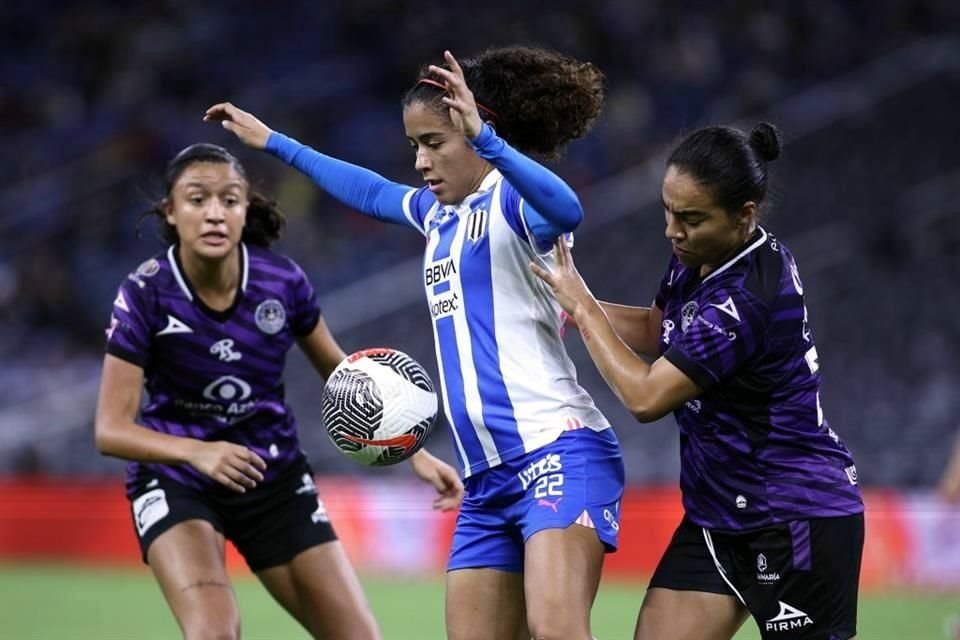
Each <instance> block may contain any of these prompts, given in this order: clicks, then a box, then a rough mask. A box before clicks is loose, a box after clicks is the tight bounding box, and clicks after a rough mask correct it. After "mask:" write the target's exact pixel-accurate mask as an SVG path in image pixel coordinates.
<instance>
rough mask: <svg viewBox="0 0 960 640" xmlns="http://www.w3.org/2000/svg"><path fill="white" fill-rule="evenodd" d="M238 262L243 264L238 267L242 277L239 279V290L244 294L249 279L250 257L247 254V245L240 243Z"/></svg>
mask: <svg viewBox="0 0 960 640" xmlns="http://www.w3.org/2000/svg"><path fill="white" fill-rule="evenodd" d="M240 261H241V262H243V264H242V265H241V267H240V268H241V270H242V271H243V276H242V277H241V279H240V290H241V291H244V292H246V290H247V280H248V279H249V277H250V255H249V254H248V253H247V245H245V244H243V243H242V242H241V243H240Z"/></svg>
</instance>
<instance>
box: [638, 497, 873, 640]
mask: <svg viewBox="0 0 960 640" xmlns="http://www.w3.org/2000/svg"><path fill="white" fill-rule="evenodd" d="M863 534H864V525H863V514H862V513H859V514H856V515H851V516H843V517H837V518H819V519H811V520H797V521H794V522H789V523H784V524H779V525H774V526H771V527H765V528H763V529H757V530H754V531H745V532H739V533H719V532H716V531H714V532H711V531H709V530H706V529H703V528H701V527H698V526H697V525H695V524H693V523H692V522H690V521H689V520H688V519H687V518H686V517H685V518H684V519H683V521H682V522H681V523H680V526H679V527H677V531H676V533H674V534H673V539H672V540H671V541H670V545H669V546H668V547H667V550H666V552H664V555H663V557H662V558H661V559H660V564H659V565H658V566H657V570H656V571H655V572H654V574H653V578H652V579H651V580H650V587H651V588H653V587H660V588H664V589H674V590H677V591H705V592H708V593H720V594H724V595H732V596H734V597H736V598H737V599H739V600H740V601H741V602H742V603H743V604H744V605H746V607H747V609H748V610H749V611H750V613H751V615H753V618H754V620H756V622H757V626H758V627H759V628H760V636H761V637H762V638H764V640H775V639H782V640H800V639H803V640H846V639H847V638H852V637H854V636H855V635H856V633H857V592H858V587H859V583H860V559H861V556H862V554H863Z"/></svg>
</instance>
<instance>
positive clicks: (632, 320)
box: [600, 302, 658, 358]
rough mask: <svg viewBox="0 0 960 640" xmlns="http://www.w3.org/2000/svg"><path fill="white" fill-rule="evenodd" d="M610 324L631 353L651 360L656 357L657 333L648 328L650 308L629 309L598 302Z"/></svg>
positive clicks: (628, 307)
mask: <svg viewBox="0 0 960 640" xmlns="http://www.w3.org/2000/svg"><path fill="white" fill-rule="evenodd" d="M600 306H601V307H602V308H603V311H604V312H605V313H606V314H607V318H609V320H610V324H611V325H613V329H614V331H616V332H617V335H619V336H620V337H621V338H622V339H623V341H624V342H625V343H626V344H627V346H628V347H630V348H631V349H632V350H633V351H635V352H637V353H642V354H643V355H645V356H650V357H651V358H655V357H657V355H658V353H657V351H658V349H657V337H658V336H657V333H656V332H655V331H651V328H650V326H649V325H650V307H631V306H627V305H623V304H613V303H612V302H600Z"/></svg>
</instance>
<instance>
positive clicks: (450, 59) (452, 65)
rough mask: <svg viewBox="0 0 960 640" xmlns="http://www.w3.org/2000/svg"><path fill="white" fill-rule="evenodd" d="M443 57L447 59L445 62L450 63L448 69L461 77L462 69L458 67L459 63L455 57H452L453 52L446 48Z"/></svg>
mask: <svg viewBox="0 0 960 640" xmlns="http://www.w3.org/2000/svg"><path fill="white" fill-rule="evenodd" d="M443 59H444V60H446V61H447V64H448V65H450V69H451V70H452V71H453V72H454V73H455V74H457V75H458V76H460V77H461V78H462V77H463V69H461V68H460V63H459V62H457V59H456V58H454V57H453V54H452V53H450V50H449V49H447V50H445V51H444V52H443Z"/></svg>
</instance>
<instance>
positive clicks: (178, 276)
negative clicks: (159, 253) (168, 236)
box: [167, 244, 193, 302]
mask: <svg viewBox="0 0 960 640" xmlns="http://www.w3.org/2000/svg"><path fill="white" fill-rule="evenodd" d="M176 246H177V245H175V244H172V245H170V248H169V249H167V261H169V262H170V271H171V272H173V277H174V278H176V280H177V284H178V285H180V290H181V291H183V295H185V296H187V300H189V301H190V302H193V294H192V293H190V287H188V286H187V283H186V281H184V279H183V274H181V273H180V267H178V266H177V257H176V256H175V255H173V249H174V247H176Z"/></svg>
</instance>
